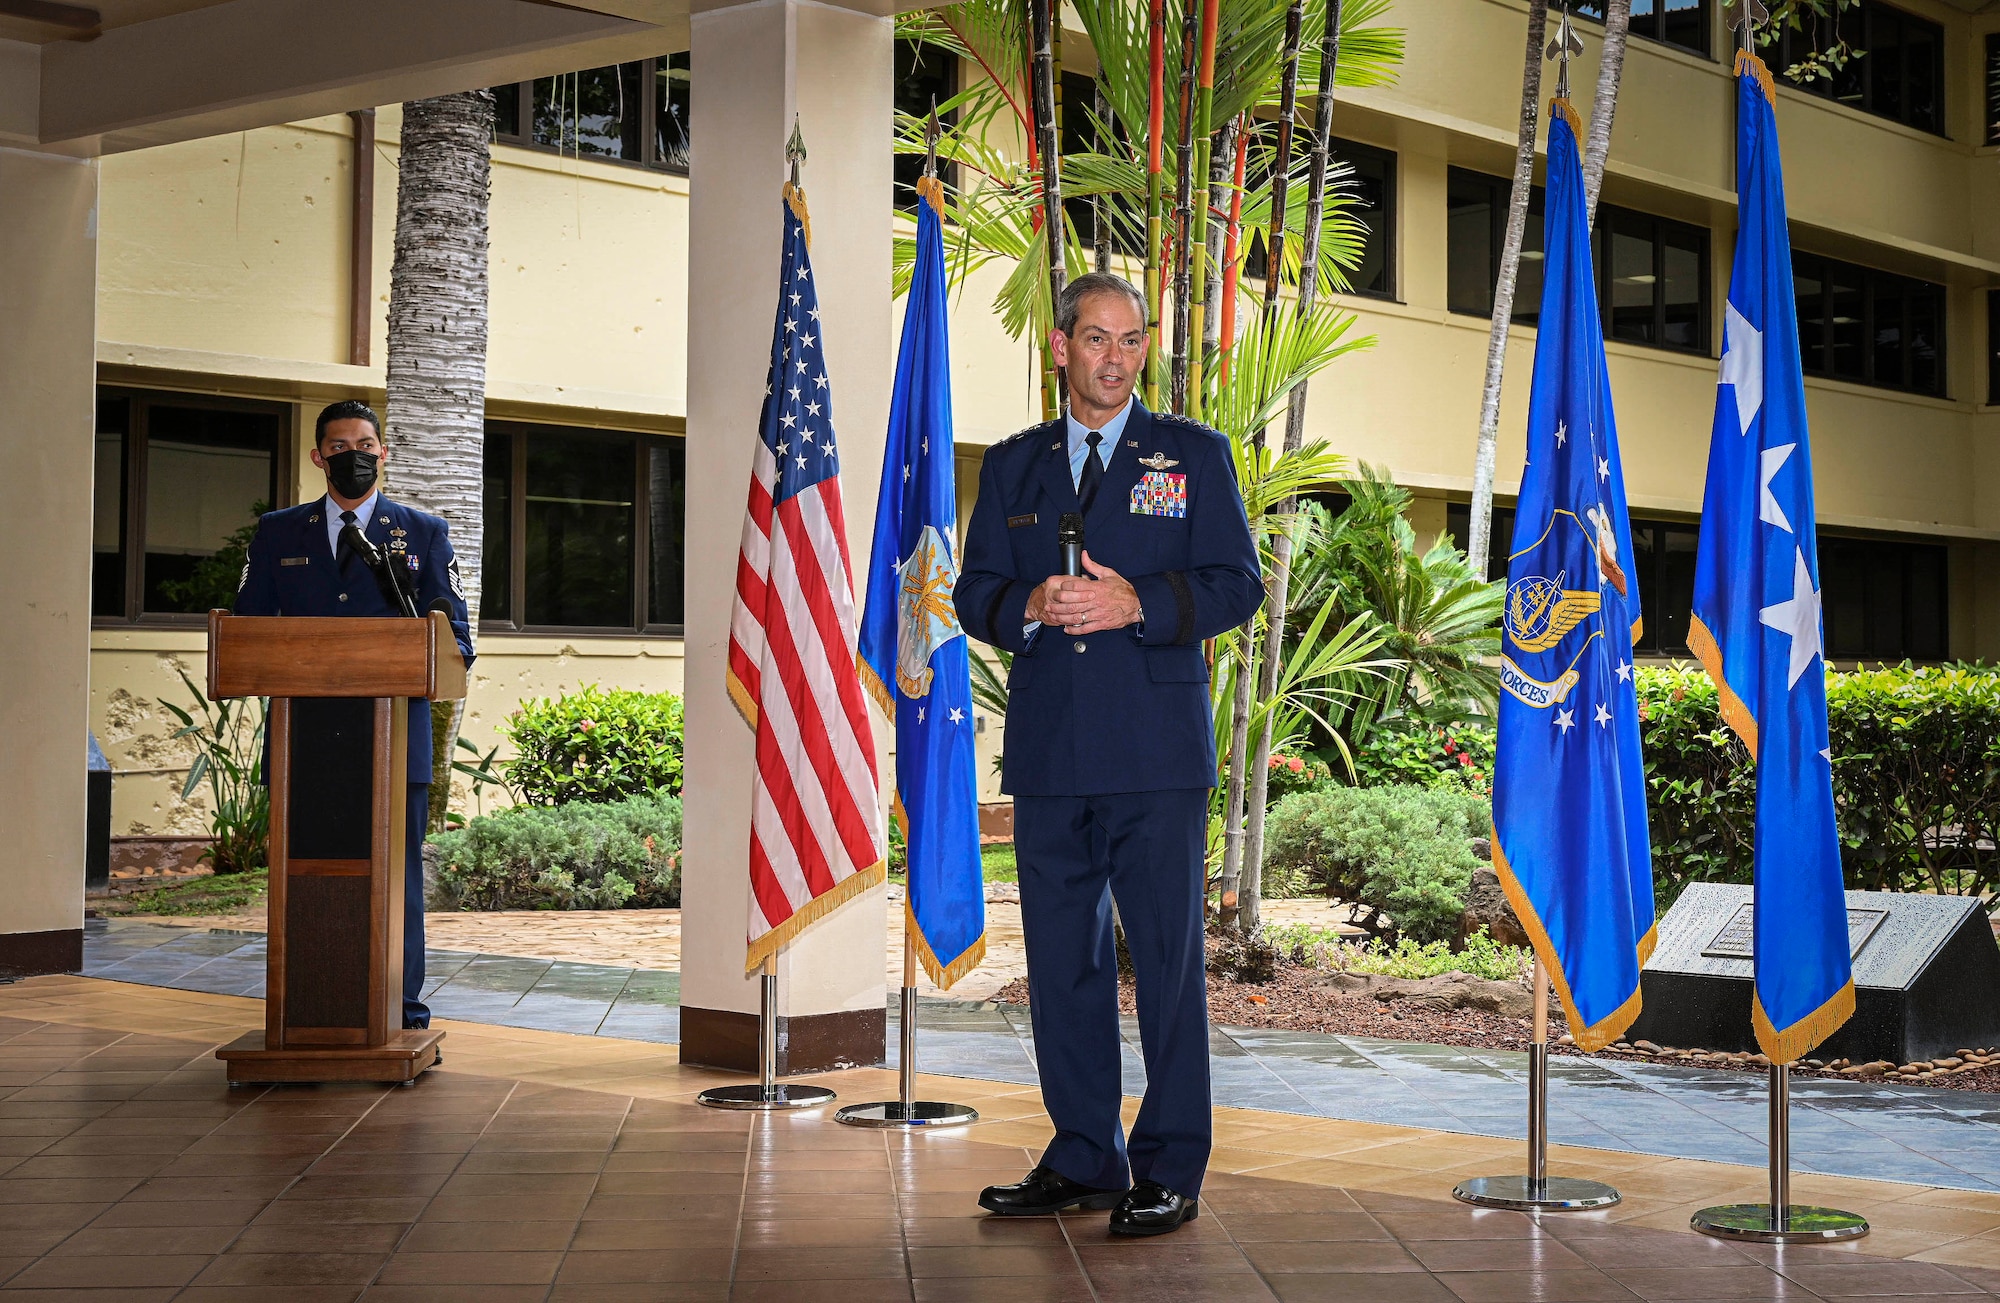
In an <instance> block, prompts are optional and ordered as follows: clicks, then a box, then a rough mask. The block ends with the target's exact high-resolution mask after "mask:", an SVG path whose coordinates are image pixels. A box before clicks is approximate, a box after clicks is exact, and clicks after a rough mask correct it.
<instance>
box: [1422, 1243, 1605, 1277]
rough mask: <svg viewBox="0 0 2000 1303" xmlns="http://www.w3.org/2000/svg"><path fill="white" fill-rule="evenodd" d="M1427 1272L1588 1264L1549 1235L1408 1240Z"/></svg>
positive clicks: (1571, 1268)
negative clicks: (1499, 1238)
mask: <svg viewBox="0 0 2000 1303" xmlns="http://www.w3.org/2000/svg"><path fill="white" fill-rule="evenodd" d="M1403 1246H1404V1247H1405V1248H1407V1249H1408V1250H1409V1251H1410V1252H1411V1253H1412V1254H1414V1255H1416V1259H1417V1261H1418V1262H1421V1263H1423V1264H1424V1269H1425V1270H1427V1271H1433V1272H1440V1271H1522V1272H1532V1271H1574V1270H1576V1269H1577V1268H1580V1267H1583V1266H1585V1265H1587V1264H1586V1263H1585V1262H1584V1261H1583V1259H1582V1258H1579V1257H1577V1256H1576V1254H1574V1253H1571V1252H1570V1251H1569V1250H1568V1249H1567V1248H1565V1247H1564V1246H1563V1242H1562V1241H1561V1240H1558V1239H1555V1238H1553V1237H1551V1236H1547V1235H1537V1236H1534V1237H1532V1238H1524V1239H1518V1240H1498V1239H1477V1240H1405V1241H1403Z"/></svg>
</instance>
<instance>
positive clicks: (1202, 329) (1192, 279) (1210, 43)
mask: <svg viewBox="0 0 2000 1303" xmlns="http://www.w3.org/2000/svg"><path fill="white" fill-rule="evenodd" d="M1220 4H1221V0H1202V6H1201V57H1200V59H1199V60H1198V66H1199V68H1200V72H1199V73H1198V75H1197V78H1196V81H1195V92H1194V140H1195V155H1194V174H1195V183H1196V185H1197V187H1198V188H1197V189H1196V191H1195V193H1194V205H1193V207H1192V208H1190V209H1189V210H1188V219H1189V226H1188V257H1189V267H1188V289H1189V292H1190V293H1191V294H1192V296H1193V302H1191V303H1190V304H1189V305H1188V337H1189V339H1190V340H1192V341H1194V343H1193V348H1192V350H1191V353H1192V356H1190V357H1189V358H1188V368H1187V369H1188V386H1187V387H1188V398H1187V408H1186V409H1185V410H1186V411H1187V414H1188V415H1189V416H1192V417H1193V418H1194V419H1195V420H1197V421H1198V420H1200V419H1201V369H1202V364H1203V361H1204V353H1203V346H1204V344H1205V342H1206V341H1207V340H1208V338H1209V333H1208V275H1209V272H1208V269H1209V268H1210V267H1211V266H1213V265H1214V264H1215V262H1216V259H1215V258H1214V257H1213V256H1212V255H1211V253H1210V250H1209V227H1210V223H1209V220H1208V202H1209V199H1208V197H1209V195H1210V193H1212V187H1213V183H1214V180H1215V178H1214V177H1213V176H1211V175H1210V173H1211V172H1212V171H1213V170H1214V160H1215V141H1214V138H1213V137H1212V136H1211V135H1210V134H1209V121H1210V119H1211V118H1212V117H1213V116H1214V109H1215V29H1216V11H1217V9H1218V8H1219V6H1220Z"/></svg>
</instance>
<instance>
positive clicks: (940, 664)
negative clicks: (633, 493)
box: [861, 177, 986, 987]
mask: <svg viewBox="0 0 2000 1303" xmlns="http://www.w3.org/2000/svg"><path fill="white" fill-rule="evenodd" d="M917 191H918V193H919V194H920V195H922V196H923V198H924V200H925V202H923V203H920V204H918V205H917V260H916V266H915V268H914V270H913V272H912V275H911V278H910V297H909V301H908V303H907V305H906V311H905V314H904V317H903V342H902V351H901V353H900V355H899V356H898V357H897V359H896V389H895V393H894V395H893V396H892V397H891V399H890V405H889V443H888V448H887V449H886V451H885V452H884V453H883V457H882V492H881V497H880V498H879V499H878V500H877V503H876V507H875V546H874V548H873V549H872V551H871V552H870V555H869V562H868V565H869V571H868V609H867V611H866V613H865V614H864V615H863V616H862V619H861V659H862V660H863V662H865V665H866V669H867V670H868V671H872V674H871V673H864V674H863V675H862V678H863V681H864V682H866V683H867V684H868V687H869V689H870V691H871V692H872V693H873V695H874V697H875V699H876V701H877V703H878V704H880V705H881V707H882V709H883V711H884V713H886V714H887V715H888V717H889V718H890V719H891V720H893V721H895V725H896V800H897V804H898V806H899V811H900V813H901V815H902V818H903V827H904V831H905V832H906V834H907V835H908V852H909V894H908V896H907V897H906V901H907V908H908V916H907V918H906V919H905V926H906V927H908V928H909V929H910V932H909V935H910V936H911V937H912V938H913V939H914V940H915V942H916V946H917V958H918V959H919V960H921V961H922V963H923V965H924V971H925V972H927V973H929V974H930V978H931V980H932V981H933V982H936V983H937V984H938V985H939V986H940V987H949V986H950V985H951V984H952V983H953V982H956V981H957V980H958V979H959V978H961V977H963V976H964V975H965V974H966V973H968V972H970V971H972V970H973V969H974V968H976V967H978V966H979V961H980V960H981V959H983V958H985V955H986V883H985V878H984V873H983V870H982V868H981V864H980V858H979V790H978V780H977V777H976V772H975V768H974V765H975V760H974V755H973V744H972V729H973V722H972V678H971V671H970V667H969V665H968V663H967V661H966V655H967V650H966V642H965V634H964V633H963V632H962V631H961V630H960V628H959V624H958V611H957V609H956V608H955V607H953V605H952V588H953V586H954V585H955V584H956V583H957V582H958V497H957V491H956V488H955V487H954V485H955V479H954V476H953V473H952V427H951V354H950V349H949V347H948V341H947V338H946V332H945V325H946V320H947V303H946V299H945V272H944V237H943V232H942V228H941V227H940V226H939V223H938V212H937V209H938V206H939V205H940V204H941V203H942V200H943V190H942V189H941V188H940V187H939V186H938V182H937V181H936V179H935V178H931V177H926V178H924V180H923V181H921V182H920V183H919V184H918V187H917Z"/></svg>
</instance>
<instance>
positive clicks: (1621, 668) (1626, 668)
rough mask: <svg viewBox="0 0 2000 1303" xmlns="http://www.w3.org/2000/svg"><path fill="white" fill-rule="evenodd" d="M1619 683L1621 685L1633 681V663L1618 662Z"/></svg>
mask: <svg viewBox="0 0 2000 1303" xmlns="http://www.w3.org/2000/svg"><path fill="white" fill-rule="evenodd" d="M1618 681H1619V682H1620V683H1630V682H1631V681H1632V663H1631V662H1630V661H1619V662H1618Z"/></svg>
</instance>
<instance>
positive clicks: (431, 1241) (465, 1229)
mask: <svg viewBox="0 0 2000 1303" xmlns="http://www.w3.org/2000/svg"><path fill="white" fill-rule="evenodd" d="M576 1227H577V1224H576V1223H575V1222H572V1221H544V1222H418V1223H417V1224H416V1225H415V1226H412V1227H409V1228H408V1230H407V1231H400V1230H399V1232H398V1235H397V1238H396V1242H395V1243H393V1244H391V1245H390V1246H389V1247H390V1248H392V1249H396V1250H398V1251H399V1252H402V1253H486V1252H490V1251H494V1250H503V1249H504V1250H506V1251H507V1252H521V1253H526V1252H550V1251H558V1250H562V1249H567V1248H568V1247H569V1245H570V1241H571V1240H572V1239H574V1238H575V1236H576Z"/></svg>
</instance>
